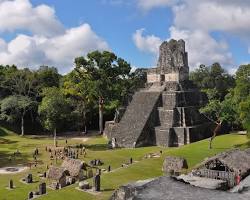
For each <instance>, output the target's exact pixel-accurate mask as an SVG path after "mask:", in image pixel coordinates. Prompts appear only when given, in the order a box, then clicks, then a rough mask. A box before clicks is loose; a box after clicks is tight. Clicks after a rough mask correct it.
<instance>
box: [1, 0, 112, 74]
mask: <svg viewBox="0 0 250 200" xmlns="http://www.w3.org/2000/svg"><path fill="white" fill-rule="evenodd" d="M17 30H21V31H29V32H30V33H31V34H29V35H25V34H18V35H17V36H16V38H13V39H12V40H11V41H9V42H8V43H7V42H6V41H5V40H3V39H1V38H0V64H9V65H12V64H15V65H17V66H19V67H30V68H37V67H39V66H41V65H50V66H55V67H57V68H58V69H59V72H61V73H66V72H68V71H69V70H70V69H71V68H72V66H73V60H74V58H75V57H77V56H84V55H86V54H87V53H88V52H90V51H94V50H109V47H108V44H107V42H105V41H104V40H103V39H102V38H101V37H99V36H98V35H97V34H96V33H95V32H94V31H93V30H92V28H91V26H90V25H89V24H87V23H85V24H82V25H80V26H78V27H74V28H69V29H65V28H64V27H63V25H62V23H61V22H60V21H59V20H58V19H57V17H56V15H55V10H54V9H53V8H51V7H49V6H47V5H39V6H37V7H33V6H32V4H31V3H30V1H29V0H0V32H8V31H14V32H15V31H17ZM15 33H16V32H15Z"/></svg>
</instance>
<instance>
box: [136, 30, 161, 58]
mask: <svg viewBox="0 0 250 200" xmlns="http://www.w3.org/2000/svg"><path fill="white" fill-rule="evenodd" d="M143 32H144V29H139V30H137V31H136V32H135V33H134V34H133V41H134V43H135V45H136V47H137V48H138V49H139V50H141V51H143V52H149V53H153V54H156V55H157V53H158V50H159V46H160V44H161V43H162V40H161V39H160V38H158V37H156V36H154V35H147V36H144V35H143Z"/></svg>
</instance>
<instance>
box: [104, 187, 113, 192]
mask: <svg viewBox="0 0 250 200" xmlns="http://www.w3.org/2000/svg"><path fill="white" fill-rule="evenodd" d="M114 190H115V189H111V188H108V189H103V190H102V192H110V191H114Z"/></svg>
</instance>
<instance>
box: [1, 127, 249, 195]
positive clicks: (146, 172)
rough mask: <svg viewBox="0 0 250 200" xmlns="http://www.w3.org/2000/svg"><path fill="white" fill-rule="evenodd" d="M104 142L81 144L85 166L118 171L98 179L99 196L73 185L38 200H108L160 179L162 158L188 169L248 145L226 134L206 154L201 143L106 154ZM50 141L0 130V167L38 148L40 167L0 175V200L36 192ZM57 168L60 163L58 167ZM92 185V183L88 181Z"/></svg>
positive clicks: (99, 139)
mask: <svg viewBox="0 0 250 200" xmlns="http://www.w3.org/2000/svg"><path fill="white" fill-rule="evenodd" d="M80 143H81V142H80V141H79V140H72V139H68V144H70V145H75V144H80ZM106 143H107V141H106V140H105V139H104V138H102V137H93V138H91V139H90V140H88V141H87V142H85V143H84V144H85V145H86V147H87V157H86V158H83V157H80V158H81V159H82V160H85V161H86V162H88V161H89V160H91V159H95V158H99V159H101V160H103V161H104V165H103V166H102V168H107V166H108V165H111V167H112V169H116V168H119V169H117V170H115V171H114V172H111V173H103V174H102V176H101V189H102V192H101V194H99V195H97V196H94V195H91V194H88V193H85V192H80V191H78V190H76V189H75V187H77V185H76V184H75V185H72V186H68V187H66V188H63V189H61V190H59V191H53V190H48V194H47V195H45V196H43V197H41V198H40V199H47V200H50V199H51V200H57V199H58V200H59V199H60V200H61V199H74V200H78V199H89V200H92V199H93V200H94V199H100V200H101V199H108V198H109V197H110V195H111V194H112V192H113V191H114V190H115V189H116V188H118V187H119V186H120V185H122V184H127V183H129V182H133V181H136V180H141V179H148V178H153V177H157V176H161V175H162V171H161V167H162V163H163V160H164V157H165V156H167V155H177V156H181V157H184V158H186V159H187V161H188V164H189V169H191V168H192V167H193V166H195V165H196V164H198V163H199V162H201V161H202V160H203V159H204V158H206V157H210V156H213V155H214V154H216V153H218V152H221V151H225V150H227V149H231V148H235V147H238V148H246V147H249V146H250V143H249V141H248V139H247V137H246V136H244V135H238V134H230V135H223V136H218V137H216V139H215V140H214V143H213V147H214V148H213V149H212V150H209V149H208V146H209V142H208V140H203V141H200V142H197V143H193V144H190V145H186V146H183V147H180V148H160V147H145V148H138V149H117V150H108V149H107V148H106ZM52 144H53V140H52V138H46V137H44V138H34V137H31V136H25V137H20V136H18V135H16V134H14V133H12V132H10V131H8V130H6V129H4V128H0V167H3V166H10V165H13V166H15V165H17V164H26V163H27V162H29V161H32V152H33V150H34V149H35V148H36V147H38V148H39V151H40V153H41V155H40V156H39V157H38V159H39V160H40V163H41V164H40V165H38V167H37V168H33V169H31V170H30V171H28V172H27V171H26V172H25V173H20V174H17V175H0V200H12V199H13V200H14V199H15V200H16V199H20V200H21V199H27V196H28V192H30V191H34V190H36V189H37V187H38V184H39V182H41V180H40V179H39V178H38V177H37V174H38V172H43V171H45V168H46V165H47V164H49V163H50V161H49V158H48V157H49V154H48V153H47V152H45V146H46V145H52ZM64 144H65V140H63V139H62V140H59V145H61V146H63V145H64ZM16 149H19V150H20V151H21V153H22V156H21V157H20V158H19V159H17V160H15V161H12V163H10V162H9V160H8V158H9V156H10V155H11V154H12V153H13V152H14V151H15V150H16ZM160 150H162V151H163V156H162V157H161V158H152V159H143V157H144V155H145V154H147V153H150V152H152V153H153V152H159V151H160ZM130 157H132V158H133V160H137V161H139V162H137V163H135V164H133V165H131V166H129V167H127V168H120V166H121V164H123V163H126V162H128V161H129V158H130ZM59 164H60V163H59ZM29 172H31V173H32V174H33V176H34V177H35V180H36V181H37V182H36V183H32V184H30V185H26V184H23V183H21V182H20V181H19V180H20V179H21V178H22V177H24V176H25V175H26V174H27V173H29ZM9 179H13V180H14V185H15V186H16V189H14V190H12V191H9V190H7V189H6V188H5V187H7V185H8V181H9ZM89 182H90V183H92V180H89Z"/></svg>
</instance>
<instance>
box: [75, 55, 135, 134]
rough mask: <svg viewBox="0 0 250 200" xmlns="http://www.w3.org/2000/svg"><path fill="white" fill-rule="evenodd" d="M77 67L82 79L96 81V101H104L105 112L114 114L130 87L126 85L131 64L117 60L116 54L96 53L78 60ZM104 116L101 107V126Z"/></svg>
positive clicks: (120, 59) (76, 61) (76, 60)
mask: <svg viewBox="0 0 250 200" xmlns="http://www.w3.org/2000/svg"><path fill="white" fill-rule="evenodd" d="M75 66H76V68H75V70H76V71H77V72H78V73H79V75H80V76H81V77H82V79H86V76H88V77H89V79H90V80H92V81H94V83H95V85H96V87H95V88H96V93H97V96H96V99H95V101H96V102H99V99H104V102H105V104H104V108H105V111H106V112H107V111H108V112H110V111H112V112H113V111H114V109H115V108H117V107H118V106H119V105H120V103H121V101H122V100H123V99H124V96H125V95H126V93H127V92H126V91H127V90H128V87H129V84H125V83H127V81H128V78H129V75H130V70H131V67H130V65H129V63H127V62H126V61H125V60H123V59H122V58H117V56H116V55H115V54H114V53H111V52H108V51H103V52H99V51H94V52H91V53H89V54H88V55H87V57H86V58H84V57H78V58H76V59H75ZM102 114H103V112H102V109H101V107H100V109H99V116H100V120H99V121H100V125H101V124H102V122H101V118H102ZM100 127H102V126H100ZM101 131H102V130H100V132H101Z"/></svg>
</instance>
